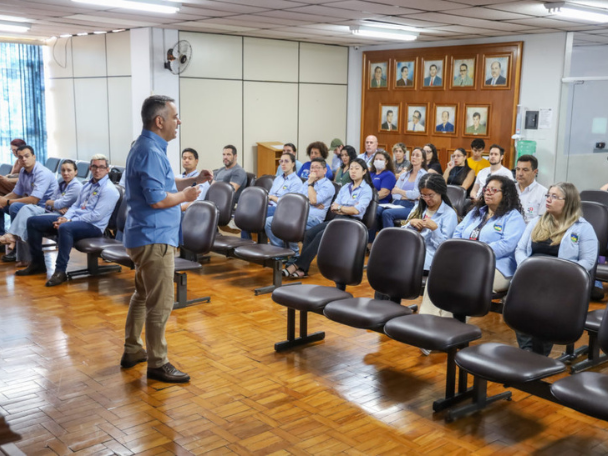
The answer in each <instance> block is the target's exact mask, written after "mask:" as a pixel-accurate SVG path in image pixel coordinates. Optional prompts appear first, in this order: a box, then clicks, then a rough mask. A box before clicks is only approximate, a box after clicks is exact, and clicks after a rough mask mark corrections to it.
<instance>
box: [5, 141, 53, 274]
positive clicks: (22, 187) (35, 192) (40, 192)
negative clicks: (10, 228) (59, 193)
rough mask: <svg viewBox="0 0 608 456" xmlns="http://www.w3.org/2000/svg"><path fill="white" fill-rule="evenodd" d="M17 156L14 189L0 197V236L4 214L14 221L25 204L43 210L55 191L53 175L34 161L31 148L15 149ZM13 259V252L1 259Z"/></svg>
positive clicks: (6, 260)
mask: <svg viewBox="0 0 608 456" xmlns="http://www.w3.org/2000/svg"><path fill="white" fill-rule="evenodd" d="M17 154H18V156H19V161H20V162H21V164H22V165H23V168H21V170H20V171H19V178H18V180H17V184H16V185H15V188H14V189H13V190H12V191H11V192H10V193H8V194H7V195H5V196H0V208H1V209H2V211H3V213H2V217H1V218H0V235H3V234H4V233H5V230H4V214H5V213H8V214H10V216H11V220H14V219H15V217H16V216H17V212H19V210H20V209H21V208H22V207H23V206H25V205H26V204H36V205H38V206H41V207H42V208H44V204H45V202H46V201H47V200H49V199H51V196H52V195H53V194H54V193H55V190H56V189H57V179H55V175H54V174H53V173H52V172H51V171H49V169H48V168H47V167H46V166H44V165H43V164H42V163H40V162H38V161H36V154H35V153H34V148H33V147H32V146H20V147H19V148H17ZM15 259H16V254H15V252H14V251H9V252H7V254H6V255H4V257H2V261H4V262H5V263H8V262H13V261H15Z"/></svg>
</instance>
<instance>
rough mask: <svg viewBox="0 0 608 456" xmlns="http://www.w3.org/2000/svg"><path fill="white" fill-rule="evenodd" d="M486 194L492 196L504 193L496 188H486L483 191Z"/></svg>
mask: <svg viewBox="0 0 608 456" xmlns="http://www.w3.org/2000/svg"><path fill="white" fill-rule="evenodd" d="M483 191H484V192H486V193H489V194H490V195H495V194H496V193H498V192H502V190H501V189H499V188H496V187H486V188H484V189H483Z"/></svg>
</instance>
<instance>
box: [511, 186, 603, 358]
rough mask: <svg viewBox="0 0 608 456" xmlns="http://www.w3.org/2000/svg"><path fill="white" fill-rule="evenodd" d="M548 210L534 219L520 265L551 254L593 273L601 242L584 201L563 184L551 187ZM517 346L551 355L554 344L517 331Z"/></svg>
mask: <svg viewBox="0 0 608 456" xmlns="http://www.w3.org/2000/svg"><path fill="white" fill-rule="evenodd" d="M546 197H547V199H546V208H547V211H546V212H545V213H544V214H543V215H542V216H540V217H536V218H535V219H533V220H532V221H531V222H530V223H529V224H528V226H527V227H526V230H525V231H524V234H523V236H522V237H521V239H520V241H519V243H518V244H517V249H516V250H515V261H517V265H518V266H519V265H520V264H521V263H523V262H524V261H526V260H527V259H528V257H530V256H534V255H548V256H553V257H557V258H563V259H564V260H569V261H574V262H575V263H578V264H580V265H581V266H582V267H584V268H585V269H586V270H587V271H589V273H590V274H591V273H593V268H594V267H595V262H596V260H597V255H598V240H597V236H596V235H595V231H594V229H593V227H592V226H591V224H590V223H589V222H587V221H586V220H585V219H584V218H583V217H582V215H583V214H582V210H581V198H580V196H579V193H578V190H577V189H576V187H575V186H574V185H573V184H571V183H569V182H560V183H557V184H555V185H553V186H551V187H550V188H549V192H548V193H547V195H546ZM516 335H517V343H518V344H519V347H520V348H522V349H524V350H529V351H534V352H536V353H540V354H542V355H545V356H549V354H550V353H551V349H552V348H553V344H550V343H547V342H543V341H542V340H540V339H536V338H533V337H531V336H528V335H527V334H523V333H520V332H517V331H516Z"/></svg>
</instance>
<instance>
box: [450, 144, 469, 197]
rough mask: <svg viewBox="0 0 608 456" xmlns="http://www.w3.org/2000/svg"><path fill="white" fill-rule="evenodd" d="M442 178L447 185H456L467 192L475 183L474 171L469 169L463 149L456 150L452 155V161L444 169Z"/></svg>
mask: <svg viewBox="0 0 608 456" xmlns="http://www.w3.org/2000/svg"><path fill="white" fill-rule="evenodd" d="M443 178H444V179H445V181H446V183H447V184H448V185H458V186H459V187H462V188H464V189H465V190H466V191H467V192H468V191H469V188H470V187H471V185H473V182H474V181H475V171H473V170H472V169H471V167H470V166H469V163H468V161H467V153H466V151H465V150H464V149H462V148H458V149H456V150H455V151H454V153H453V154H452V159H451V160H450V161H449V162H448V166H447V167H446V168H445V172H444V173H443Z"/></svg>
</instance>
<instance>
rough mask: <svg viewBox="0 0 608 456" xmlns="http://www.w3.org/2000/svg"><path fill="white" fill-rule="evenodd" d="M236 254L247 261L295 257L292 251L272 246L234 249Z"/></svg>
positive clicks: (263, 245) (259, 245) (245, 246)
mask: <svg viewBox="0 0 608 456" xmlns="http://www.w3.org/2000/svg"><path fill="white" fill-rule="evenodd" d="M234 254H235V255H236V256H237V257H239V258H243V259H245V260H252V261H263V260H270V259H272V258H289V257H292V256H294V255H295V252H294V251H293V250H291V249H286V248H283V247H276V246H274V245H270V244H255V245H244V246H241V247H237V248H236V249H234Z"/></svg>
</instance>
